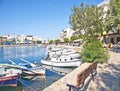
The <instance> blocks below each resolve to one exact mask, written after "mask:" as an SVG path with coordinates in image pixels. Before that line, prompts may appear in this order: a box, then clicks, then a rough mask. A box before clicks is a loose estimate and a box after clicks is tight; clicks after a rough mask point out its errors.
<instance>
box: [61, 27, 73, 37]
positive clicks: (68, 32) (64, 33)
mask: <svg viewBox="0 0 120 91" xmlns="http://www.w3.org/2000/svg"><path fill="white" fill-rule="evenodd" d="M74 32H75V31H74V30H72V29H71V28H70V27H68V28H66V29H64V30H62V31H61V33H60V38H62V39H63V38H69V39H70V37H71V36H72V35H73V34H74Z"/></svg>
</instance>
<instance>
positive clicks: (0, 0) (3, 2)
mask: <svg viewBox="0 0 120 91" xmlns="http://www.w3.org/2000/svg"><path fill="white" fill-rule="evenodd" d="M102 1H103V0H0V36H2V35H22V34H24V35H33V36H40V37H42V38H46V39H55V38H58V37H59V36H60V32H61V31H62V30H63V29H65V28H67V27H70V24H69V16H70V15H71V14H72V12H71V9H72V8H73V6H79V5H80V3H82V2H83V3H85V4H90V5H91V4H93V5H97V4H99V3H100V2H102Z"/></svg>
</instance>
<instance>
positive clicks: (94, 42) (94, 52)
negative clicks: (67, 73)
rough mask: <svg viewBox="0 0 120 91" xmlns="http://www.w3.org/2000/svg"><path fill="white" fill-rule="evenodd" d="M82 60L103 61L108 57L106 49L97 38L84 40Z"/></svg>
mask: <svg viewBox="0 0 120 91" xmlns="http://www.w3.org/2000/svg"><path fill="white" fill-rule="evenodd" d="M81 57H82V60H83V62H93V61H96V60H97V61H98V62H99V63H103V62H105V61H107V59H108V58H109V55H108V51H107V49H105V48H104V47H103V45H102V43H101V42H100V41H99V40H98V39H95V38H93V39H89V40H87V41H86V42H85V44H84V46H83V50H82V52H81Z"/></svg>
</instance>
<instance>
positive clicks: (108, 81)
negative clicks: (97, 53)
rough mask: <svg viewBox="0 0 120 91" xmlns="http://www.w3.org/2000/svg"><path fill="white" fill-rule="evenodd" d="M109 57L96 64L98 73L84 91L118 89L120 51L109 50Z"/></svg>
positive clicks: (119, 88)
mask: <svg viewBox="0 0 120 91" xmlns="http://www.w3.org/2000/svg"><path fill="white" fill-rule="evenodd" d="M109 54H110V59H109V60H108V62H107V63H105V64H104V65H102V64H98V69H97V71H98V73H97V75H96V76H95V80H94V82H93V81H91V82H90V83H89V86H88V88H87V90H86V91H120V53H115V52H109Z"/></svg>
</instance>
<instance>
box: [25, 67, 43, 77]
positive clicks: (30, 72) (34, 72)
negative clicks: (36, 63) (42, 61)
mask: <svg viewBox="0 0 120 91" xmlns="http://www.w3.org/2000/svg"><path fill="white" fill-rule="evenodd" d="M23 74H24V75H31V76H35V75H39V76H43V75H45V69H44V68H43V67H34V68H31V69H28V70H23Z"/></svg>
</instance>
